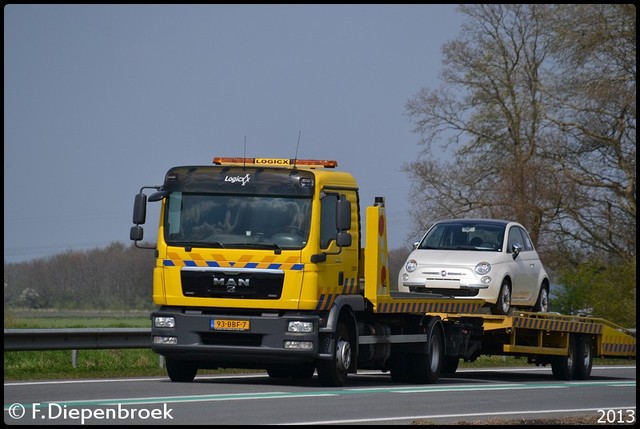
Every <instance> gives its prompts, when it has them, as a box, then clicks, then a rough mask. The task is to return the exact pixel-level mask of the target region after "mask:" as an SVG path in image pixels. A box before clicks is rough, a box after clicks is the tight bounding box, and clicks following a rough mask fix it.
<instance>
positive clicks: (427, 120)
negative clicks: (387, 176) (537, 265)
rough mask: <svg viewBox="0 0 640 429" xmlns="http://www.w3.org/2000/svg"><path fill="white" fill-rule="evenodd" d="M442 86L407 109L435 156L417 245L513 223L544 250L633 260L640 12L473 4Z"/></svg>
mask: <svg viewBox="0 0 640 429" xmlns="http://www.w3.org/2000/svg"><path fill="white" fill-rule="evenodd" d="M460 11H461V12H462V13H464V14H465V15H467V16H468V18H469V19H468V21H467V22H466V23H465V24H464V26H463V29H462V32H461V36H460V37H459V38H457V39H456V40H453V41H451V42H449V43H447V44H445V45H444V47H443V54H444V61H443V71H442V80H443V84H442V86H441V87H440V88H437V89H435V90H433V89H427V88H425V89H422V90H421V91H420V92H419V93H418V94H417V95H416V96H415V97H413V98H411V99H409V100H408V101H407V104H406V113H407V116H408V117H409V118H410V119H411V120H412V121H413V122H414V123H415V124H416V127H415V131H416V133H418V134H419V135H420V137H421V140H420V142H421V144H422V145H423V146H424V151H423V152H422V154H421V155H422V156H421V158H419V159H418V160H416V161H414V162H410V163H407V164H405V166H404V167H405V171H406V172H407V173H408V174H410V175H411V176H412V178H413V179H414V183H415V185H414V188H413V189H412V196H411V198H412V201H413V202H414V204H413V206H414V207H416V208H417V209H416V210H415V211H414V213H413V215H414V216H413V218H414V219H416V224H415V229H416V231H414V233H417V232H418V231H424V230H426V228H427V227H428V226H429V225H430V224H431V223H432V222H433V221H435V220H437V219H439V218H443V217H457V216H467V217H468V216H482V217H504V218H514V219H516V220H518V221H520V222H521V223H523V224H524V225H525V226H526V227H527V228H528V229H529V230H530V232H531V235H532V239H533V240H534V242H535V243H536V244H538V243H539V242H541V243H544V244H545V245H546V246H549V247H551V246H555V247H558V248H565V249H571V250H572V251H576V250H580V251H581V252H582V253H581V254H587V255H588V254H593V253H594V252H601V253H602V252H605V253H606V254H608V255H609V256H613V257H615V258H622V259H624V260H629V259H630V258H632V259H633V260H635V236H636V234H635V212H636V208H635V207H636V190H635V188H636V173H635V172H636V162H635V159H636V150H635V147H636V146H635V124H636V108H635V98H636V95H635V94H636V83H635V63H636V57H635V43H636V42H635V8H633V7H632V6H629V5H540V4H533V5H522V4H473V5H463V6H461V7H460Z"/></svg>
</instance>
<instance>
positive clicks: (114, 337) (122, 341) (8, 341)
mask: <svg viewBox="0 0 640 429" xmlns="http://www.w3.org/2000/svg"><path fill="white" fill-rule="evenodd" d="M150 347H151V328H72V329H5V330H4V351H5V352H9V351H33V350H81V349H144V348H150Z"/></svg>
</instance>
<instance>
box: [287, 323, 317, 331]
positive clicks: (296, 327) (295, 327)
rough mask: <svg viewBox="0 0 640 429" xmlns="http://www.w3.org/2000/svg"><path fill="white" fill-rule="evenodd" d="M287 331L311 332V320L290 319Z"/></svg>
mask: <svg viewBox="0 0 640 429" xmlns="http://www.w3.org/2000/svg"><path fill="white" fill-rule="evenodd" d="M287 332H306V333H309V332H313V322H305V321H303V320H292V321H290V322H289V324H288V325H287Z"/></svg>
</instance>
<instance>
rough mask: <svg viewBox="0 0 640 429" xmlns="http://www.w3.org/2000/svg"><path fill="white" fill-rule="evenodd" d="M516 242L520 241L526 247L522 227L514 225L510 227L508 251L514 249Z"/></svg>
mask: <svg viewBox="0 0 640 429" xmlns="http://www.w3.org/2000/svg"><path fill="white" fill-rule="evenodd" d="M515 243H519V244H520V245H521V246H523V248H524V240H523V238H522V232H521V231H520V228H518V227H516V226H513V227H511V229H509V242H508V244H507V246H508V247H507V253H511V249H513V245H514V244H515Z"/></svg>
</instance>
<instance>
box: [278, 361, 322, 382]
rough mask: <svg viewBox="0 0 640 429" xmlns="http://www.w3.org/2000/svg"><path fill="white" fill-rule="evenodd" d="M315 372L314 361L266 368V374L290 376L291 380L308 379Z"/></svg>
mask: <svg viewBox="0 0 640 429" xmlns="http://www.w3.org/2000/svg"><path fill="white" fill-rule="evenodd" d="M315 372H316V365H315V362H308V363H301V364H296V365H291V366H290V367H287V368H281V367H272V368H267V374H269V377H271V378H291V379H293V380H309V379H310V378H311V377H313V374H314V373H315Z"/></svg>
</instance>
